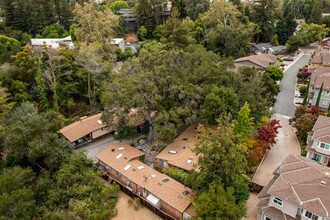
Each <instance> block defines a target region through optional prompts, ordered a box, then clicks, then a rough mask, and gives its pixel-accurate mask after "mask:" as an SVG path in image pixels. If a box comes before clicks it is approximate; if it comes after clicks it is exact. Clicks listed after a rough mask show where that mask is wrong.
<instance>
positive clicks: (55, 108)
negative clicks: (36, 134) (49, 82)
mask: <svg viewBox="0 0 330 220" xmlns="http://www.w3.org/2000/svg"><path fill="white" fill-rule="evenodd" d="M53 77H54V81H53V107H54V110H55V111H56V112H58V97H57V80H56V77H55V74H53Z"/></svg>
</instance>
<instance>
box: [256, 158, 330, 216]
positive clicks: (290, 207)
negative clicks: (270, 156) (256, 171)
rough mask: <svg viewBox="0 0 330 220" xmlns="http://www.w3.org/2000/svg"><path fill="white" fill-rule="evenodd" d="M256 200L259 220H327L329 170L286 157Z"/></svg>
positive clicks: (329, 192)
mask: <svg viewBox="0 0 330 220" xmlns="http://www.w3.org/2000/svg"><path fill="white" fill-rule="evenodd" d="M257 197H258V198H259V199H260V201H259V202H258V204H257V207H258V214H257V219H258V220H293V219H300V220H308V219H312V220H329V219H330V218H329V213H330V169H329V168H325V167H323V166H322V165H320V164H318V163H316V162H315V161H313V160H309V159H306V158H304V157H301V156H294V155H288V156H287V157H286V158H285V159H284V160H283V161H282V162H281V163H280V165H279V166H278V167H277V168H276V169H275V171H274V172H273V179H272V180H270V181H269V183H268V184H267V185H266V186H265V187H264V188H263V189H262V191H261V192H260V193H259V194H258V196H257Z"/></svg>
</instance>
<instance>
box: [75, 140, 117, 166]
mask: <svg viewBox="0 0 330 220" xmlns="http://www.w3.org/2000/svg"><path fill="white" fill-rule="evenodd" d="M117 142H118V141H116V140H114V139H113V137H112V136H111V135H106V136H103V137H101V138H98V139H96V140H94V141H92V142H90V143H88V144H86V145H84V146H82V147H80V148H78V150H81V151H84V152H85V154H86V155H87V157H88V158H89V159H91V160H93V161H94V162H97V161H96V155H97V154H98V153H100V152H101V151H102V150H103V149H105V148H106V147H107V146H109V145H110V144H113V143H117Z"/></svg>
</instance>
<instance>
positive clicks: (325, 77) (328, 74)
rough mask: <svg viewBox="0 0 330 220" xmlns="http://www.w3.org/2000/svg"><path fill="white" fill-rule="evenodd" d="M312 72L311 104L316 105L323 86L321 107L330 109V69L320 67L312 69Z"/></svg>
mask: <svg viewBox="0 0 330 220" xmlns="http://www.w3.org/2000/svg"><path fill="white" fill-rule="evenodd" d="M329 55H330V54H329ZM311 72H312V74H311V78H310V88H309V99H310V100H309V102H310V103H311V105H315V104H316V101H317V97H318V95H319V93H320V89H321V86H322V84H323V88H322V93H321V97H320V102H319V107H321V108H328V106H329V104H330V67H322V66H320V67H317V68H314V69H311Z"/></svg>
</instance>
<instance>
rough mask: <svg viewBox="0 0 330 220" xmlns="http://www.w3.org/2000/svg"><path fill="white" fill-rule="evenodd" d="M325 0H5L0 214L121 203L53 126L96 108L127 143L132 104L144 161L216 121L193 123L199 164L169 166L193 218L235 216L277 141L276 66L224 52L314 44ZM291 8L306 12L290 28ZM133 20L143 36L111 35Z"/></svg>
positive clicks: (64, 213)
mask: <svg viewBox="0 0 330 220" xmlns="http://www.w3.org/2000/svg"><path fill="white" fill-rule="evenodd" d="M76 3H77V4H76ZM322 3H323V2H322V1H321V0H286V1H283V2H282V1H280V0H258V1H254V2H247V3H244V4H242V3H241V1H240V0H231V1H226V0H213V1H209V0H173V1H172V8H171V13H169V14H167V13H168V11H167V9H169V8H168V6H169V5H167V4H166V3H165V2H164V1H162V0H155V1H149V0H136V1H133V0H117V1H115V0H111V1H108V2H103V3H96V2H91V1H87V0H70V1H66V0H53V1H48V0H35V1H33V0H1V1H0V4H1V9H0V17H2V16H4V18H5V20H4V22H2V23H0V33H1V35H0V49H1V55H0V123H1V124H0V153H1V158H2V160H0V170H2V171H1V173H0V183H1V186H4V187H3V188H1V189H0V215H1V216H0V218H5V219H38V218H42V219H49V218H56V219H106V218H108V217H109V216H112V215H113V214H115V209H114V205H115V201H116V199H115V197H116V191H117V190H118V188H117V187H116V186H106V185H103V184H102V183H101V182H100V178H99V174H98V173H97V172H96V171H95V170H94V168H93V167H92V164H91V162H90V161H88V160H87V159H86V158H85V157H84V156H83V155H82V154H79V153H76V152H75V153H73V152H72V150H71V145H70V144H69V143H68V142H66V141H64V140H62V139H58V136H57V133H56V132H57V131H58V130H59V129H60V128H61V127H62V126H63V125H64V122H71V121H73V120H75V119H76V118H78V117H79V116H83V115H91V114H93V113H96V112H101V111H103V112H104V115H103V118H104V121H105V122H107V123H109V124H110V123H111V122H112V121H113V119H115V118H116V119H119V120H120V123H119V126H118V127H117V129H118V132H117V134H116V136H115V138H117V139H119V140H129V141H131V140H133V139H134V138H135V137H136V136H137V135H139V132H138V130H137V129H136V127H132V125H131V122H132V121H131V120H134V117H131V118H128V117H127V115H128V113H129V112H130V111H131V110H132V109H137V110H138V116H139V118H143V120H145V121H146V123H145V128H146V129H145V132H148V140H147V149H146V158H145V159H146V162H147V163H149V162H150V163H151V162H152V161H153V158H149V151H150V150H151V149H159V148H160V147H161V146H164V145H165V144H167V143H169V142H171V141H172V140H173V138H174V137H175V136H177V134H178V133H179V132H180V131H181V130H182V129H183V128H184V127H185V126H186V125H188V124H190V123H193V122H200V123H209V124H212V125H218V126H219V128H218V130H216V131H203V130H202V131H201V132H202V135H201V139H200V143H199V146H197V147H196V153H199V154H201V155H203V156H202V157H201V158H200V161H199V166H200V172H199V173H186V172H181V170H177V169H175V168H169V170H168V172H169V173H170V175H172V176H173V177H174V178H176V179H178V180H179V181H181V182H183V183H184V184H186V185H189V186H192V187H193V188H194V189H195V190H196V191H197V192H198V193H200V194H199V196H198V197H197V199H196V200H195V202H194V205H195V207H196V208H197V211H198V218H201V219H207V218H210V219H215V218H218V217H219V216H221V218H223V219H240V218H241V217H242V216H243V215H244V213H245V210H244V209H243V203H244V202H245V201H246V199H247V195H248V188H247V182H248V178H247V176H246V175H245V174H247V173H248V172H250V169H252V168H253V167H255V166H256V165H257V164H258V163H259V162H260V160H261V158H262V157H263V155H264V153H265V152H266V150H269V149H270V148H271V146H273V145H274V144H275V142H276V139H275V138H276V136H277V132H278V129H279V127H280V125H279V123H278V121H274V120H273V121H269V119H268V118H267V116H269V115H270V112H269V109H270V107H271V106H273V104H274V103H275V101H276V95H277V94H278V92H279V86H278V85H277V83H276V81H277V80H281V79H282V77H283V71H282V70H281V69H280V68H278V67H275V66H271V67H269V68H268V69H267V70H266V72H265V73H262V72H261V71H259V70H257V69H255V68H250V67H242V68H240V69H235V68H233V62H232V59H236V58H238V57H242V56H246V55H249V54H250V53H251V42H256V43H259V42H269V41H271V43H272V44H273V45H278V44H280V45H285V44H287V46H288V48H289V50H290V51H295V50H297V49H298V48H299V47H301V46H305V45H308V44H310V43H312V42H314V41H320V40H321V39H323V38H324V37H325V36H326V35H327V33H328V31H329V30H328V29H327V28H325V25H322V23H325V24H327V25H328V26H330V22H329V21H328V20H329V19H328V18H327V17H325V18H322V17H321V13H322V12H324V11H326V10H327V9H328V8H329V5H328V4H327V3H326V2H324V3H323V4H322ZM323 7H324V8H323ZM123 8H128V9H132V10H133V13H135V15H136V26H134V25H133V26H129V25H128V22H124V20H125V18H123V17H120V16H118V15H116V13H118V11H119V10H120V9H123ZM296 18H305V21H306V22H307V23H303V24H302V25H301V27H300V29H299V30H297V31H296V27H297V23H296ZM132 31H133V32H135V33H136V35H137V37H138V38H139V39H140V40H143V41H144V42H143V43H140V44H139V46H138V47H137V48H135V50H132V49H134V48H132V47H130V46H129V45H125V48H126V49H125V50H124V49H123V50H121V49H119V48H116V47H115V46H114V45H112V39H113V38H117V37H123V34H124V33H127V32H132ZM294 33H296V34H294ZM69 35H71V37H72V39H73V41H74V49H69V48H68V47H66V46H65V45H62V44H61V45H60V48H58V49H54V48H49V47H31V46H29V43H30V39H31V37H36V38H41V37H42V38H63V37H67V36H69ZM117 61H122V62H123V63H117ZM121 64H122V65H121ZM256 88H257V89H256ZM32 103H33V104H32ZM311 111H312V110H311ZM312 112H313V111H312ZM305 113H306V114H305ZM305 113H304V114H303V115H302V116H301V117H300V118H298V117H297V123H296V126H297V129H298V136H299V137H300V138H301V139H305V138H306V137H305V136H304V135H305V134H306V132H305V131H307V130H308V129H310V127H311V126H312V123H313V121H314V120H315V114H316V113H315V112H314V113H310V112H308V113H307V112H305ZM219 118H220V119H219ZM228 155H229V156H228ZM246 167H248V168H249V169H246ZM23 178H24V179H23ZM192 179H194V181H192ZM196 180H197V181H196ZM11 182H12V184H10V183H11ZM8 198H12V200H9V199H8ZM214 201H218V202H217V203H215V202H214ZM220 203H221V206H219V204H220ZM13 204H16V207H18V208H16V209H15V208H14V207H13ZM224 204H225V205H224Z"/></svg>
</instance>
